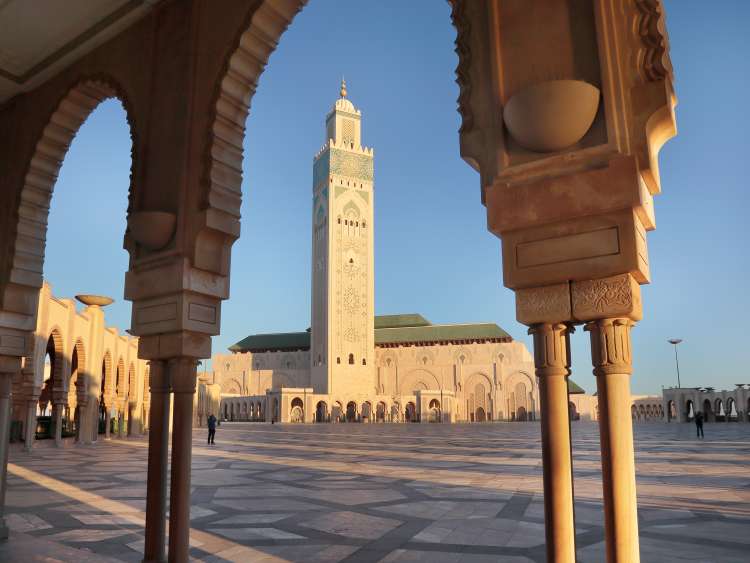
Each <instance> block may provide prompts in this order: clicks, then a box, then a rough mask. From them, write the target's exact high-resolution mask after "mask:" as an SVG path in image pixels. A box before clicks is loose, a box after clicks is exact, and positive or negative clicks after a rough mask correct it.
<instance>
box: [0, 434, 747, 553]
mask: <svg viewBox="0 0 750 563" xmlns="http://www.w3.org/2000/svg"><path fill="white" fill-rule="evenodd" d="M572 430H573V454H574V473H575V496H576V504H575V516H576V537H577V551H578V560H579V561H582V562H600V561H604V559H605V555H604V521H603V518H604V515H603V509H602V498H601V496H602V495H601V486H602V485H601V466H600V454H599V438H598V435H599V434H598V428H597V425H596V424H595V423H584V422H575V423H573V424H572ZM694 432H695V428H694V426H693V425H689V424H662V423H653V424H637V425H635V444H636V469H637V482H638V501H639V514H638V517H639V526H640V544H641V554H642V561H645V562H671V561H675V562H676V561H696V562H698V561H700V562H717V561H721V562H724V563H730V562H746V561H748V557H749V555H748V554H750V534H748V530H750V435H749V434H748V427H747V426H745V425H741V424H721V423H717V424H707V425H706V438H705V440H701V441H699V440H696V439H695V437H694ZM540 441H541V438H540V426H539V424H538V423H533V422H529V423H494V424H493V423H488V424H473V425H472V424H459V425H442V424H393V425H390V424H389V425H383V424H318V425H268V424H262V423H224V424H222V425H221V426H220V427H219V429H218V432H217V441H216V445H215V446H208V445H207V444H206V443H205V442H206V436H205V429H201V428H198V429H195V430H194V433H193V461H192V483H191V486H192V506H191V531H190V544H191V550H190V555H191V558H192V559H193V560H195V561H212V562H214V561H217V562H218V561H252V562H255V561H263V562H267V561H269V562H270V561H305V562H316V561H320V562H329V561H331V562H332V561H356V562H358V563H366V562H370V561H373V562H374V561H384V562H394V563H395V562H411V561H429V562H437V563H448V562H451V563H453V562H466V563H478V562H484V561H503V562H508V563H511V562H512V563H516V562H517V563H521V562H526V561H534V562H542V561H544V560H545V548H544V514H543V499H542V463H541V443H540ZM146 459H147V442H146V441H145V440H144V439H142V438H129V439H126V440H116V439H112V440H109V441H104V440H100V442H99V443H98V444H96V445H94V446H84V447H81V446H76V447H65V448H63V449H62V450H60V449H58V448H55V447H53V446H52V447H50V446H47V445H46V444H41V445H39V447H37V448H36V449H35V450H34V451H33V452H32V453H30V454H27V453H24V452H22V451H20V450H16V451H13V452H12V453H11V458H10V463H9V465H8V472H9V475H8V491H7V501H6V515H7V516H6V518H7V522H8V524H9V526H10V528H11V539H10V541H9V542H6V543H4V544H0V560H2V561H24V562H26V561H77V562H79V563H83V562H89V561H92V562H93V561H97V562H99V561H102V562H107V561H140V560H141V558H142V553H143V542H144V539H143V526H144V516H145V513H144V511H145V503H146V466H147V461H146Z"/></svg>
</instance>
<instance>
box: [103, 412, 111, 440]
mask: <svg viewBox="0 0 750 563" xmlns="http://www.w3.org/2000/svg"><path fill="white" fill-rule="evenodd" d="M110 425H111V419H110V416H109V407H108V406H107V405H105V406H104V439H105V440H109V434H110V430H109V429H110Z"/></svg>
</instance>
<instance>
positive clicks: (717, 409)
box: [714, 399, 726, 422]
mask: <svg viewBox="0 0 750 563" xmlns="http://www.w3.org/2000/svg"><path fill="white" fill-rule="evenodd" d="M714 418H715V419H716V422H724V421H725V420H726V413H725V412H724V401H722V400H721V399H716V401H715V402H714Z"/></svg>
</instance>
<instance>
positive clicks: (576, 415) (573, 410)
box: [568, 401, 581, 420]
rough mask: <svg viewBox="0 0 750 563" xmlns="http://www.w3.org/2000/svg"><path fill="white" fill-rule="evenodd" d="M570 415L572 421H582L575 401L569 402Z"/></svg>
mask: <svg viewBox="0 0 750 563" xmlns="http://www.w3.org/2000/svg"><path fill="white" fill-rule="evenodd" d="M568 413H569V415H570V420H581V415H580V413H579V412H578V409H577V408H576V404H575V403H574V402H573V401H569V402H568Z"/></svg>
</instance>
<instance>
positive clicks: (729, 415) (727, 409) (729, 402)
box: [724, 397, 738, 422]
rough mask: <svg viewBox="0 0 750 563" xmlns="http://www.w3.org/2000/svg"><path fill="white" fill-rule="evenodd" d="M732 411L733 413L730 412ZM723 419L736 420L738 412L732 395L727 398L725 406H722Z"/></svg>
mask: <svg viewBox="0 0 750 563" xmlns="http://www.w3.org/2000/svg"><path fill="white" fill-rule="evenodd" d="M732 411H734V414H732ZM724 412H725V416H724V420H726V421H727V422H728V421H730V420H737V419H738V413H737V401H735V400H734V397H729V398H728V399H727V404H726V407H724Z"/></svg>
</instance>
